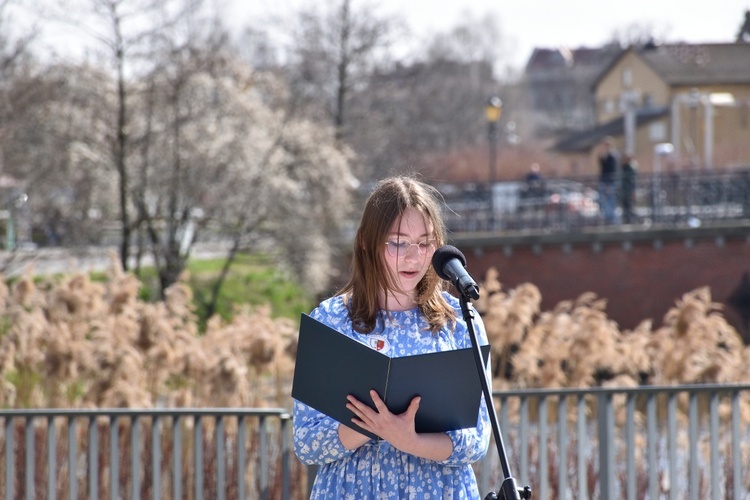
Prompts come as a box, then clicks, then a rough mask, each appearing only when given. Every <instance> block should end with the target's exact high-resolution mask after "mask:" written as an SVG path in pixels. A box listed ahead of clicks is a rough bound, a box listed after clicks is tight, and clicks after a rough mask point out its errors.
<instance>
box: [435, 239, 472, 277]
mask: <svg viewBox="0 0 750 500" xmlns="http://www.w3.org/2000/svg"><path fill="white" fill-rule="evenodd" d="M451 259H458V260H459V262H461V265H462V266H464V267H466V257H464V254H462V253H461V250H459V249H458V248H456V247H454V246H453V245H443V246H441V247H440V248H438V249H437V250H435V253H434V254H433V255H432V267H433V268H434V269H435V272H436V273H437V275H438V276H440V277H441V278H442V279H444V280H448V281H450V277H448V275H446V274H445V270H444V268H445V264H446V263H447V262H448V261H449V260H451Z"/></svg>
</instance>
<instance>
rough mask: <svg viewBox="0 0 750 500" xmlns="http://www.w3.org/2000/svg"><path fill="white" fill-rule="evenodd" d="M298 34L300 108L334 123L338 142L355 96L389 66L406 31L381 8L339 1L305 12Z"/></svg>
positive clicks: (295, 85) (295, 70)
mask: <svg viewBox="0 0 750 500" xmlns="http://www.w3.org/2000/svg"><path fill="white" fill-rule="evenodd" d="M291 26H292V27H293V29H294V31H293V34H292V37H293V42H292V43H293V46H292V54H291V56H292V58H291V65H290V70H291V75H290V77H289V78H290V82H291V86H292V89H293V91H294V92H293V93H294V95H295V96H296V98H297V100H296V104H297V106H299V107H306V108H307V109H306V112H307V113H309V116H312V117H313V118H315V119H324V118H326V117H328V119H330V121H331V122H332V123H333V124H334V126H335V127H336V136H337V138H338V139H344V138H346V136H347V134H348V129H349V127H348V126H347V115H348V109H347V108H348V105H349V102H350V100H351V99H352V92H353V91H354V90H355V89H356V88H358V87H361V86H362V85H364V84H366V83H367V81H368V79H369V77H370V75H371V74H372V72H373V70H374V69H375V68H376V67H377V66H378V65H382V64H384V61H387V60H388V49H389V47H390V45H391V43H392V42H393V39H394V36H395V35H396V33H398V31H399V30H400V29H401V26H402V25H401V22H400V21H399V20H398V19H397V18H393V17H389V16H386V15H381V14H379V12H378V9H377V7H376V6H375V5H372V4H369V5H368V4H360V5H358V6H355V5H354V2H353V1H352V0H336V1H335V2H334V1H333V0H331V1H329V2H327V3H325V4H322V7H321V6H320V4H319V5H318V6H317V7H313V6H309V7H307V8H305V9H303V10H301V11H300V12H299V13H298V15H297V19H296V23H293V24H292V25H291Z"/></svg>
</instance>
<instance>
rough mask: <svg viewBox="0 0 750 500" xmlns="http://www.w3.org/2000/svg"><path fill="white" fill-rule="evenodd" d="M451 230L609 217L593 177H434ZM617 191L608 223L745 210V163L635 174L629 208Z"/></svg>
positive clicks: (587, 223) (690, 218) (667, 221)
mask: <svg viewBox="0 0 750 500" xmlns="http://www.w3.org/2000/svg"><path fill="white" fill-rule="evenodd" d="M436 187H437V188H438V189H439V190H440V191H441V193H442V194H443V196H444V199H445V210H444V217H445V220H446V224H447V226H448V229H449V230H450V231H451V232H453V233H457V232H458V233H460V232H474V231H496V230H506V231H526V230H534V231H539V230H541V231H545V232H555V231H566V232H569V231H582V230H585V229H586V228H590V227H597V226H604V225H607V223H606V222H605V221H604V218H603V217H602V213H601V210H600V200H601V194H600V192H599V180H598V178H597V177H596V176H588V177H571V178H564V179H563V178H550V179H546V180H545V181H544V183H543V184H541V185H538V186H529V185H527V184H526V183H524V182H522V181H511V182H498V183H495V184H493V185H489V184H481V183H463V184H436ZM622 187H623V186H622V183H621V182H618V183H617V184H616V187H615V192H616V207H617V208H616V221H615V223H614V224H618V225H619V224H625V223H627V224H633V225H638V226H651V225H653V224H659V225H662V226H663V225H667V226H675V227H679V226H695V225H700V224H704V223H711V222H714V221H724V220H732V219H741V218H748V217H750V168H747V169H741V170H734V171H732V172H713V173H712V172H690V173H680V174H675V173H662V174H645V175H639V176H638V177H637V178H636V181H635V187H634V198H633V210H632V215H631V216H630V217H627V214H626V213H625V212H624V210H623V205H622V193H623V191H622Z"/></svg>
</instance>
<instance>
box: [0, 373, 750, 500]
mask: <svg viewBox="0 0 750 500" xmlns="http://www.w3.org/2000/svg"><path fill="white" fill-rule="evenodd" d="M494 397H495V400H496V402H497V404H498V417H499V420H500V426H501V432H502V434H503V441H504V443H505V450H504V452H505V455H506V458H507V459H508V464H509V467H510V471H511V474H512V475H513V477H514V479H515V480H516V483H517V485H518V486H519V487H520V488H522V487H524V486H530V487H531V489H532V498H534V499H544V500H547V499H567V498H571V499H572V498H575V499H584V500H585V499H592V500H593V499H606V500H609V499H629V500H635V499H638V500H645V499H648V500H655V499H662V498H664V499H669V500H674V499H690V500H693V499H696V500H697V499H699V498H701V499H702V498H710V499H713V500H718V499H749V498H750V385H736V384H733V385H716V384H714V385H686V386H669V387H649V386H644V387H632V388H590V389H550V390H541V389H530V390H514V391H503V392H495V393H494ZM0 421H2V426H0V446H2V448H0V449H2V450H4V453H2V454H0V472H4V473H3V474H0V488H1V491H4V493H5V498H8V499H16V498H26V499H32V498H48V499H56V498H69V499H76V498H87V499H98V498H112V499H114V498H131V499H140V498H173V499H178V498H179V499H182V498H193V499H201V498H212V499H214V498H215V499H226V498H229V499H234V498H238V499H244V498H253V499H255V498H258V499H276V498H280V499H289V498H300V497H304V491H309V485H310V484H311V483H312V480H311V479H312V477H309V478H308V479H307V485H308V486H307V487H306V488H307V489H305V488H304V487H302V486H303V484H304V483H305V479H304V477H302V476H304V474H305V469H304V468H303V467H302V466H301V464H300V463H299V462H298V461H297V460H296V459H295V458H294V455H293V453H292V452H291V425H290V423H291V417H290V415H289V413H288V411H287V410H285V409H243V410H240V409H213V408H208V409H179V410H177V409H154V410H131V409H102V410H55V409H49V410H4V411H0ZM314 470H315V469H314V468H309V469H307V474H308V475H311V474H314ZM475 470H476V473H477V478H478V481H479V484H480V491H481V493H482V494H483V495H484V494H486V493H488V492H489V491H498V490H499V488H500V485H501V484H502V480H503V479H504V478H503V477H502V473H501V467H500V464H499V455H498V453H497V448H496V447H495V445H494V443H493V444H492V445H491V447H490V450H489V452H488V454H487V457H486V458H485V459H484V460H483V461H482V462H480V463H477V464H475Z"/></svg>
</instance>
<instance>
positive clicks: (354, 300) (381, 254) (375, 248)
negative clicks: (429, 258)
mask: <svg viewBox="0 0 750 500" xmlns="http://www.w3.org/2000/svg"><path fill="white" fill-rule="evenodd" d="M439 198H440V194H439V192H438V191H437V190H436V189H435V188H434V187H432V186H429V185H427V184H424V183H422V182H420V181H418V180H416V179H414V178H412V177H409V176H397V177H389V178H387V179H384V180H381V181H380V182H378V184H377V185H376V186H375V189H374V190H373V192H372V193H371V194H370V196H369V198H368V199H367V202H366V203H365V208H364V211H363V212H362V220H361V221H360V224H359V229H358V230H357V235H356V236H355V239H354V251H353V258H352V269H351V275H350V277H349V282H348V283H347V284H346V285H345V286H344V287H343V288H342V289H341V291H339V295H344V296H345V299H346V300H347V306H348V308H349V316H350V318H351V320H352V325H353V328H354V329H355V330H356V331H358V332H360V333H371V332H372V331H373V330H374V329H375V324H376V322H377V319H378V316H379V315H382V314H383V311H382V310H381V309H380V305H379V304H378V296H379V293H381V292H382V293H383V294H385V293H386V292H387V291H388V290H394V289H395V287H396V286H397V285H396V279H395V277H394V276H392V275H391V273H390V272H389V270H388V266H387V264H386V262H385V247H384V244H385V240H386V237H387V235H388V233H389V232H390V230H391V226H392V225H393V223H394V221H396V220H399V219H400V218H401V217H402V216H403V214H404V212H405V211H406V209H407V208H413V209H416V210H417V211H419V213H421V214H422V217H424V219H425V226H428V225H429V224H428V223H432V226H433V231H434V234H433V235H432V239H434V241H435V244H436V247H439V246H440V245H443V244H444V243H445V224H444V223H443V219H442V216H441V213H440V205H439V203H438V199H439ZM443 286H444V282H443V281H442V280H441V279H440V278H439V277H438V276H437V274H435V271H434V270H433V269H432V266H430V267H429V269H428V270H427V273H425V275H424V277H423V278H422V280H421V281H420V282H419V283H418V284H417V294H416V297H415V298H414V300H415V302H416V304H417V305H418V306H419V309H420V311H421V312H422V314H423V315H424V316H425V318H427V321H428V322H429V324H430V330H432V332H433V333H435V332H437V331H438V330H440V329H441V328H442V327H443V326H445V325H446V323H448V322H454V321H455V319H456V312H455V311H454V310H453V308H451V307H450V306H449V305H448V303H447V302H446V300H445V298H444V297H443V295H442V293H441V292H442V290H443Z"/></svg>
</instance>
